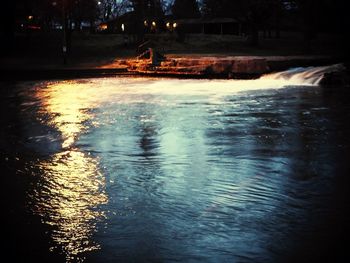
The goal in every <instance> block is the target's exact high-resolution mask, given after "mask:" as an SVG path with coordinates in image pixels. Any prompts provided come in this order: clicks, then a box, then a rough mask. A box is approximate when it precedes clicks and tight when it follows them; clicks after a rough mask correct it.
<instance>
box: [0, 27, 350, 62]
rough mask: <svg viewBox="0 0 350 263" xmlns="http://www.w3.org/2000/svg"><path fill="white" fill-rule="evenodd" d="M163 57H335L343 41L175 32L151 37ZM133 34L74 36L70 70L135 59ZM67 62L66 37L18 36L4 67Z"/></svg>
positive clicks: (329, 37)
mask: <svg viewBox="0 0 350 263" xmlns="http://www.w3.org/2000/svg"><path fill="white" fill-rule="evenodd" d="M146 37H147V38H148V39H149V40H151V42H152V43H153V45H154V46H155V47H156V48H157V49H158V50H159V51H160V52H161V53H163V54H165V55H167V54H169V55H179V56H202V55H208V54H215V55H219V56H227V55H229V56H291V55H331V56H338V57H339V56H342V55H343V54H342V50H343V48H344V45H343V44H342V43H343V40H342V39H341V38H340V37H338V36H336V35H322V34H321V35H319V37H318V38H317V39H315V40H312V41H309V42H305V40H304V38H303V36H302V34H300V33H293V32H283V33H282V34H281V38H279V39H276V38H263V37H262V36H261V37H260V43H259V45H258V46H254V47H253V46H251V45H250V44H249V39H248V38H246V37H241V36H233V35H203V34H188V35H186V36H185V37H184V39H183V41H181V42H179V41H177V36H176V35H175V34H158V35H148V36H146ZM134 39H135V37H134V36H123V35H120V34H113V35H108V34H88V33H77V32H74V33H73V34H72V37H71V50H70V52H69V55H68V64H69V65H71V66H77V65H79V66H99V65H103V64H108V63H110V62H111V61H113V60H115V59H118V58H130V57H135V56H136V45H135V44H134ZM62 64H63V58H62V33H61V32H51V33H45V34H44V33H40V32H32V33H31V34H18V35H16V38H15V42H14V45H13V49H12V51H9V52H5V56H4V57H2V58H1V64H0V65H1V67H3V68H4V67H5V68H6V67H18V66H20V67H31V68H32V67H57V66H58V65H62Z"/></svg>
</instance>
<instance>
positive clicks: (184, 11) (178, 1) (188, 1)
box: [172, 0, 201, 18]
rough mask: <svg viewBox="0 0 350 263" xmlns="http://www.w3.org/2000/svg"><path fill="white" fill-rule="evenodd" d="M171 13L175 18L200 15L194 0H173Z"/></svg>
mask: <svg viewBox="0 0 350 263" xmlns="http://www.w3.org/2000/svg"><path fill="white" fill-rule="evenodd" d="M172 13H173V15H174V17H175V18H198V17H200V16H201V13H200V11H199V7H198V3H197V1H196V0H175V1H174V5H173V6H172Z"/></svg>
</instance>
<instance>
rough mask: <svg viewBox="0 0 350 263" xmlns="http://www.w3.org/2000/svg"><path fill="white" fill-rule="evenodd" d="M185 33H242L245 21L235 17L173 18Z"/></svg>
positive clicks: (244, 28)
mask: <svg viewBox="0 0 350 263" xmlns="http://www.w3.org/2000/svg"><path fill="white" fill-rule="evenodd" d="M172 21H173V22H175V23H176V24H177V27H178V28H179V29H181V30H182V31H183V32H184V33H202V34H221V35H228V34H230V35H242V34H243V33H245V31H246V25H245V23H243V22H241V21H238V20H236V19H234V18H210V19H209V18H192V19H176V20H172Z"/></svg>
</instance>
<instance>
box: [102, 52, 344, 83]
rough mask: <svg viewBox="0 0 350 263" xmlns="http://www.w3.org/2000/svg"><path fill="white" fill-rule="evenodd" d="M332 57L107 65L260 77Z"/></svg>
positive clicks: (148, 71) (146, 71)
mask: <svg viewBox="0 0 350 263" xmlns="http://www.w3.org/2000/svg"><path fill="white" fill-rule="evenodd" d="M338 62H339V59H336V58H334V57H328V56H218V55H212V56H208V55H205V56H198V55H197V56H191V55H185V56H181V55H167V56H166V57H165V58H163V59H161V60H159V61H157V60H156V62H155V59H154V58H148V59H147V58H136V59H127V60H115V61H114V62H113V63H112V64H110V65H105V66H104V68H105V67H113V68H126V69H127V71H129V72H133V73H136V74H143V75H152V76H174V77H180V78H181V77H198V78H201V77H202V78H242V79H244V78H258V77H260V76H261V75H264V74H267V73H271V72H276V71H281V70H286V69H288V68H291V67H301V66H321V65H327V64H331V63H338Z"/></svg>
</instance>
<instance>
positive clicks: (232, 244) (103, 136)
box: [0, 78, 350, 262]
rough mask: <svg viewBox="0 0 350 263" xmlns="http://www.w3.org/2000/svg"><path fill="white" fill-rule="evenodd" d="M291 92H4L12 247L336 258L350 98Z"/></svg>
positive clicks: (166, 256) (174, 88)
mask: <svg viewBox="0 0 350 263" xmlns="http://www.w3.org/2000/svg"><path fill="white" fill-rule="evenodd" d="M289 84H290V83H288V82H287V81H281V80H274V79H269V78H263V79H260V80H249V81H237V80H222V81H218V80H215V81H214V80H211V81H210V80H175V79H158V80H155V79H143V78H139V79H134V78H108V79H89V80H74V81H44V82H22V83H2V84H1V86H2V92H3V95H2V97H1V98H2V99H1V101H2V106H1V107H2V114H3V117H2V119H1V125H2V127H3V128H2V133H1V140H0V146H1V167H2V170H3V171H4V173H3V175H2V177H5V183H6V184H5V186H6V189H5V190H4V192H5V195H6V196H5V199H6V200H8V201H6V203H7V204H6V205H5V208H6V209H7V210H5V211H6V215H5V217H6V218H7V219H8V226H9V236H8V238H7V240H8V243H9V248H10V249H11V251H12V253H15V254H17V255H20V256H17V257H19V258H20V259H24V260H25V259H31V260H35V262H41V261H43V262H175V261H180V262H286V261H288V260H291V261H294V260H295V262H301V261H303V260H305V261H307V260H308V262H314V261H313V260H312V259H316V258H318V257H320V258H321V257H322V256H324V255H327V256H329V255H332V259H338V258H342V259H343V258H345V256H346V253H345V250H343V249H342V246H341V245H338V244H341V242H342V241H343V240H342V239H343V238H344V242H345V238H346V235H345V233H347V230H348V227H347V224H346V222H348V217H347V216H346V213H345V212H346V210H347V208H348V205H347V201H346V198H348V194H347V190H348V179H347V177H346V176H347V175H348V174H347V171H348V170H347V168H348V164H347V159H348V158H347V157H348V153H349V145H350V143H349V137H348V134H350V133H349V129H348V128H347V122H348V120H349V119H350V110H349V103H348V98H349V97H350V96H349V91H348V90H347V89H346V88H341V87H337V88H333V89H325V88H321V87H318V86H312V85H306V86H303V85H295V83H293V84H294V86H290V85H289ZM325 248H327V249H326V250H325ZM310 259H311V260H310ZM24 262H27V261H26V260H25V261H24ZM33 262H34V261H33ZM315 262H316V261H315Z"/></svg>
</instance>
